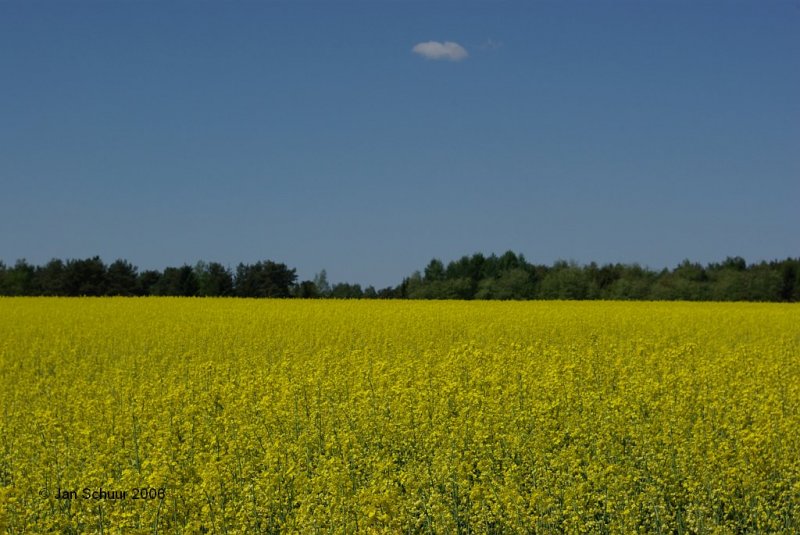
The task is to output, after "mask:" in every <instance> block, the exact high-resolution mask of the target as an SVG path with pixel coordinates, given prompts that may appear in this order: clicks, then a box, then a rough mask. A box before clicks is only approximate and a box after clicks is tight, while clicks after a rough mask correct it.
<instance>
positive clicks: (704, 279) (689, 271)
mask: <svg viewBox="0 0 800 535" xmlns="http://www.w3.org/2000/svg"><path fill="white" fill-rule="evenodd" d="M0 295H6V296H151V295H152V296H194V297H272V298H292V297H297V298H339V299H505V300H509V299H516V300H528V299H576V300H583V299H618V300H686V301H775V302H798V301H800V258H787V259H786V260H774V261H771V262H764V261H762V262H760V263H754V264H748V263H747V262H746V261H745V260H744V259H743V258H741V257H738V256H737V257H728V258H726V259H725V260H724V261H723V262H716V263H709V264H707V265H705V266H704V265H701V264H699V263H696V262H690V261H689V260H685V261H683V262H682V263H680V264H679V265H678V266H676V267H675V268H674V269H663V270H660V271H656V270H652V269H649V268H645V267H641V266H639V265H638V264H619V263H617V264H605V265H602V266H599V265H597V264H596V263H594V262H592V263H590V264H587V265H578V264H577V263H575V262H566V261H557V262H555V263H554V264H552V265H550V266H546V265H537V264H532V263H530V262H528V261H527V260H526V259H525V257H524V256H523V255H522V254H516V253H514V252H512V251H508V252H506V253H504V254H502V255H500V256H497V255H495V254H491V255H489V256H485V255H483V254H481V253H476V254H473V255H472V256H463V257H461V258H460V259H458V260H455V261H452V262H449V263H448V264H447V265H445V264H444V263H443V262H442V261H441V260H439V259H433V260H431V261H430V262H429V263H428V265H427V266H426V267H425V269H424V270H422V271H416V272H414V273H413V274H412V275H411V276H409V277H406V278H404V279H403V280H402V282H401V283H400V284H398V285H397V286H389V287H386V288H382V289H376V288H374V287H372V286H367V287H366V288H362V286H361V285H360V284H351V283H336V284H330V283H329V282H328V279H327V274H326V273H325V270H322V271H321V272H320V273H318V274H317V275H316V276H315V277H314V279H313V280H303V281H298V278H297V273H296V270H295V269H294V268H289V267H288V266H287V265H286V264H283V263H278V262H274V261H271V260H264V261H259V262H256V263H254V264H244V263H240V264H239V265H237V266H236V268H235V269H230V268H228V267H226V266H224V265H222V264H220V263H218V262H202V261H201V262H198V263H197V264H195V265H194V266H190V265H183V266H180V267H167V268H165V269H164V270H163V271H159V270H144V271H139V270H138V269H137V268H136V266H134V265H133V264H131V263H130V262H128V261H127V260H122V259H120V260H116V261H115V262H112V263H111V264H108V265H106V264H105V263H104V262H103V261H102V260H101V259H100V257H98V256H95V257H92V258H86V259H69V260H66V261H65V260H61V259H53V260H51V261H49V262H48V263H46V264H44V265H42V266H37V265H32V264H30V263H28V262H26V261H25V260H18V261H17V262H16V263H15V264H14V265H13V266H8V265H6V264H5V263H3V262H2V261H0Z"/></svg>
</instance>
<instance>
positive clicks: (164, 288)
mask: <svg viewBox="0 0 800 535" xmlns="http://www.w3.org/2000/svg"><path fill="white" fill-rule="evenodd" d="M198 289H199V285H198V283H197V275H196V274H195V272H194V269H192V267H191V266H186V265H184V266H181V267H179V268H175V267H168V268H166V269H165V270H164V273H162V274H161V277H160V278H159V279H158V282H157V283H156V284H155V285H153V293H154V295H172V296H181V297H192V296H196V295H197V291H198Z"/></svg>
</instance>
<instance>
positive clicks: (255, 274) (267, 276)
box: [235, 260, 297, 297]
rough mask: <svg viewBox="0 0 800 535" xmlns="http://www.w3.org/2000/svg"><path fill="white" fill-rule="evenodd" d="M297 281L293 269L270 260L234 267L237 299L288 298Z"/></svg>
mask: <svg viewBox="0 0 800 535" xmlns="http://www.w3.org/2000/svg"><path fill="white" fill-rule="evenodd" d="M295 280H297V275H296V273H295V270H294V269H289V268H288V267H287V266H286V264H278V263H276V262H273V261H271V260H267V261H264V262H256V263H255V264H252V265H250V264H239V265H238V266H237V267H236V281H235V284H236V295H238V296H239V297H290V296H291V291H290V289H291V287H292V285H294V282H295Z"/></svg>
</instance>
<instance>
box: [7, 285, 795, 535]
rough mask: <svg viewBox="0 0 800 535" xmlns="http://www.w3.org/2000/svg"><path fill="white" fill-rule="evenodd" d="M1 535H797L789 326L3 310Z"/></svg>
mask: <svg viewBox="0 0 800 535" xmlns="http://www.w3.org/2000/svg"><path fill="white" fill-rule="evenodd" d="M0 532H8V533H46V532H54V533H187V534H190V533H191V534H194V533H229V534H233V533H242V534H244V533H278V532H280V533H354V532H364V533H562V532H563V533H745V532H747V533H763V532H784V533H797V532H800V308H798V306H797V305H776V304H698V303H610V302H584V303H566V302H527V303H507V302H505V303H497V302H413V301H301V300H291V301H274V300H232V299H177V298H144V299H124V298H113V299H58V298H49V299H48V298H16V299H15V298H11V299H0Z"/></svg>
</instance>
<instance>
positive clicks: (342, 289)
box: [330, 282, 364, 299]
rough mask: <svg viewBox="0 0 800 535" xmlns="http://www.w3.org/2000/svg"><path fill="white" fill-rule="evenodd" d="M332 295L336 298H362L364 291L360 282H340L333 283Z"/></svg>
mask: <svg viewBox="0 0 800 535" xmlns="http://www.w3.org/2000/svg"><path fill="white" fill-rule="evenodd" d="M330 297H332V298H334V299H361V298H362V297H364V292H363V291H362V290H361V285H360V284H347V283H346V282H340V283H338V284H334V285H333V288H331V293H330Z"/></svg>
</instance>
